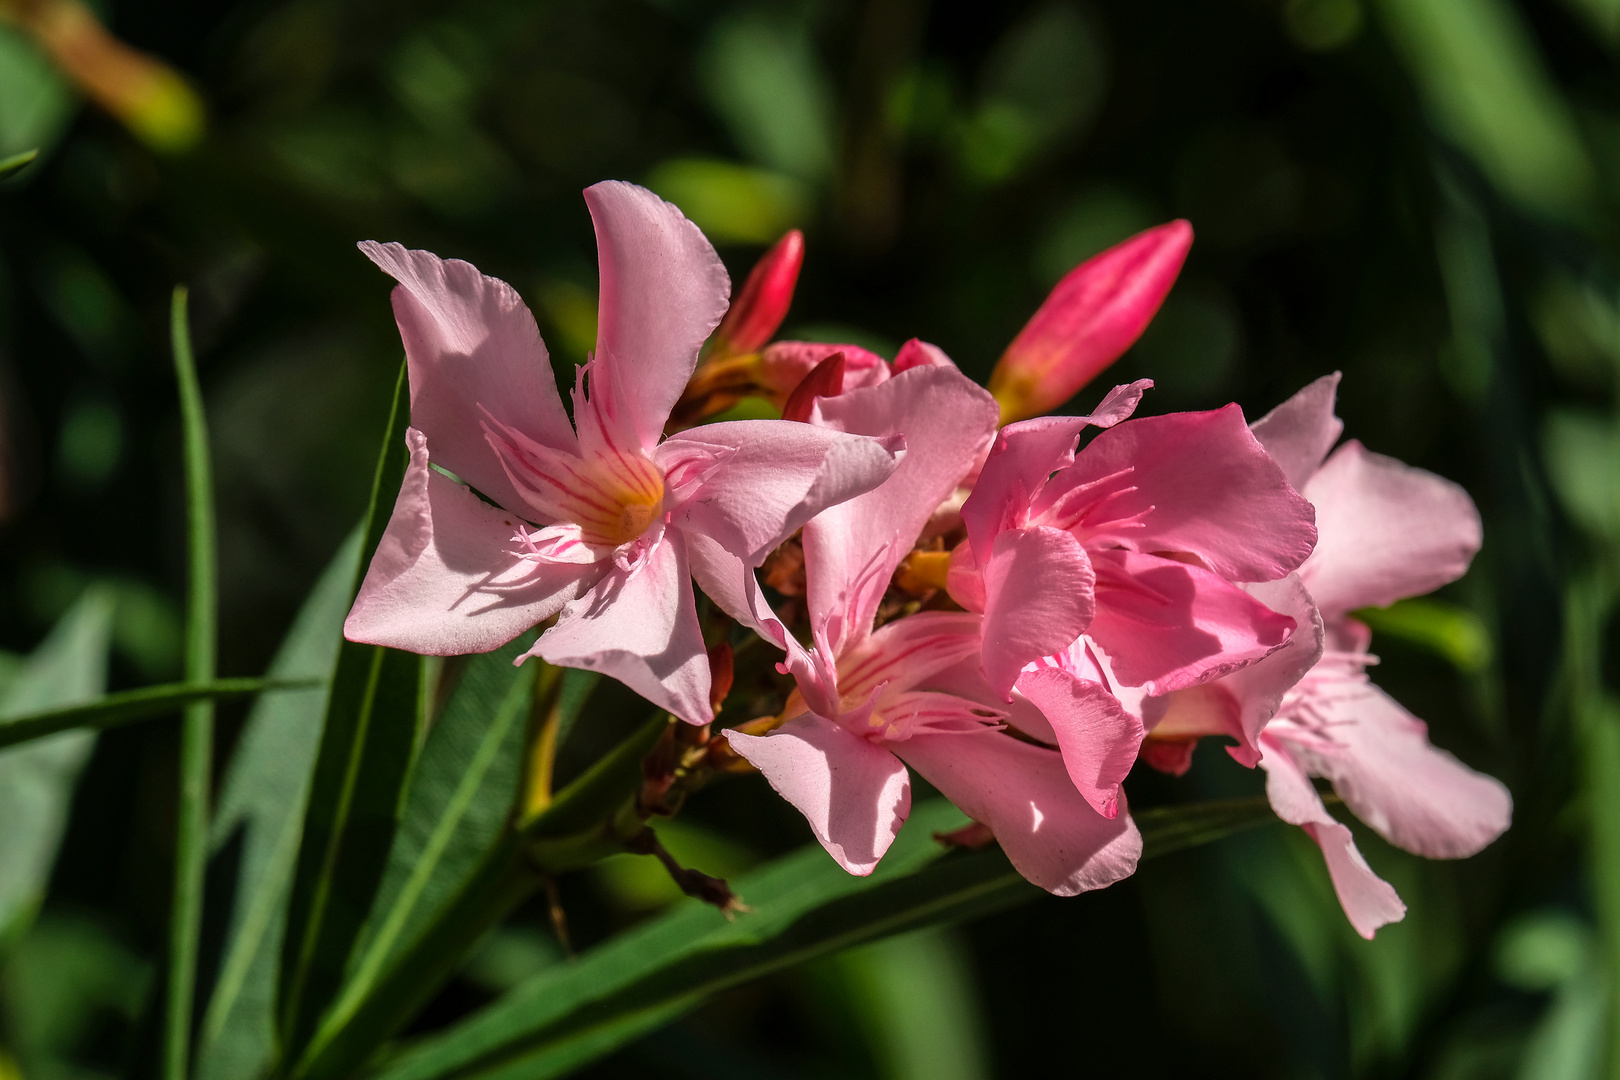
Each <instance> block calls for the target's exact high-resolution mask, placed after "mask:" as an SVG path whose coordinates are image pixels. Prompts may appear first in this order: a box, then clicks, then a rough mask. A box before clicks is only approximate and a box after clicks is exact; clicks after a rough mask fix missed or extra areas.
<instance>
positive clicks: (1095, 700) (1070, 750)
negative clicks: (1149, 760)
mask: <svg viewBox="0 0 1620 1080" xmlns="http://www.w3.org/2000/svg"><path fill="white" fill-rule="evenodd" d="M1018 689H1019V691H1020V692H1021V693H1022V694H1023V695H1024V696H1025V697H1026V698H1028V699H1029V700H1030V701H1032V702H1034V703H1035V705H1036V707H1038V708H1039V709H1040V710H1041V712H1042V713H1043V714H1044V715H1045V716H1046V719H1047V720H1048V721H1049V722H1050V723H1051V725H1052V731H1053V732H1054V734H1056V736H1057V744H1058V749H1059V750H1060V751H1061V752H1062V754H1063V766H1064V768H1065V769H1067V770H1068V773H1069V779H1070V780H1072V781H1073V782H1074V786H1075V789H1076V790H1077V791H1079V792H1080V794H1081V795H1082V796H1083V797H1084V798H1085V800H1086V802H1088V803H1090V804H1091V806H1092V809H1094V810H1096V811H1097V813H1099V814H1101V815H1102V816H1103V817H1106V818H1111V817H1113V816H1114V815H1115V814H1116V813H1118V812H1119V800H1120V789H1119V785H1120V784H1121V783H1123V782H1124V780H1125V777H1126V775H1127V774H1129V773H1130V771H1131V766H1132V765H1133V764H1135V762H1136V752H1137V749H1138V748H1139V747H1140V746H1141V745H1142V736H1143V734H1144V731H1143V729H1142V721H1141V720H1140V719H1138V718H1137V717H1134V716H1132V715H1130V714H1129V713H1127V712H1126V711H1125V710H1124V709H1123V708H1121V707H1120V704H1119V702H1118V701H1117V700H1115V698H1114V695H1112V694H1110V693H1109V692H1108V691H1107V690H1105V689H1104V688H1103V687H1102V686H1101V685H1100V684H1098V683H1094V682H1091V681H1089V680H1087V679H1080V678H1076V677H1075V676H1074V675H1072V674H1070V673H1069V672H1067V671H1063V670H1061V669H1059V668H1054V667H1038V668H1036V669H1035V670H1033V671H1026V672H1024V674H1023V675H1022V676H1020V677H1019V679H1018Z"/></svg>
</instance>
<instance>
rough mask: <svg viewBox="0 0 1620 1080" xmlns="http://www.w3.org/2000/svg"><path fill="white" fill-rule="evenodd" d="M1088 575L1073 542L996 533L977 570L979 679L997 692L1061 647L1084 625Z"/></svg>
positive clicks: (1063, 537) (1045, 532)
mask: <svg viewBox="0 0 1620 1080" xmlns="http://www.w3.org/2000/svg"><path fill="white" fill-rule="evenodd" d="M1095 584H1096V574H1095V573H1093V572H1092V569H1091V560H1090V559H1089V558H1087V557H1086V549H1085V548H1083V547H1081V546H1080V541H1078V540H1076V539H1075V538H1074V537H1073V536H1071V535H1070V534H1068V533H1066V532H1062V531H1060V530H1058V529H1049V528H1043V527H1035V528H1030V529H1017V530H1014V531H1011V532H1004V533H1002V534H1001V535H1000V536H998V537H996V541H995V545H994V546H993V548H992V549H991V555H990V560H989V563H988V565H987V566H986V567H985V569H984V588H985V608H984V650H983V658H982V662H983V664H984V673H985V676H986V677H987V678H988V679H989V680H990V685H991V686H992V687H994V688H995V689H996V690H997V691H998V692H999V693H1000V694H1001V695H1002V696H1003V697H1010V696H1011V692H1012V686H1013V683H1014V682H1016V681H1017V680H1018V673H1019V672H1020V671H1022V670H1023V669H1024V665H1026V664H1030V663H1033V662H1034V661H1036V660H1038V659H1040V658H1041V657H1043V656H1050V655H1051V654H1053V653H1055V652H1057V651H1058V650H1060V649H1064V648H1067V647H1068V646H1069V644H1070V643H1071V642H1073V641H1074V639H1075V638H1077V637H1079V636H1080V635H1081V633H1082V632H1084V631H1085V629H1086V627H1087V626H1090V625H1091V620H1092V616H1093V614H1094V613H1095V611H1096V599H1095V596H1094V594H1093V587H1094V586H1095Z"/></svg>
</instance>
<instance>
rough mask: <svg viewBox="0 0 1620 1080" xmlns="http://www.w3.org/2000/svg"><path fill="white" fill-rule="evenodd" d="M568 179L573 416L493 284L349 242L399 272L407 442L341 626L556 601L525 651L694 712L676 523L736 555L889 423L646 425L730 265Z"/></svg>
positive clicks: (638, 206) (759, 547)
mask: <svg viewBox="0 0 1620 1080" xmlns="http://www.w3.org/2000/svg"><path fill="white" fill-rule="evenodd" d="M585 201H586V203H587V205H588V206H589V208H590V211H591V216H592V218H593V220H594V222H595V225H596V235H597V246H598V254H599V259H600V264H601V281H602V285H601V301H600V313H599V314H600V319H599V322H600V330H599V331H598V335H597V348H596V352H595V354H594V355H593V357H592V358H591V360H590V362H589V363H587V364H586V365H585V366H584V367H582V368H580V369H579V371H578V373H577V376H576V381H575V387H574V392H573V403H574V409H573V412H574V422H573V424H570V423H569V419H568V414H567V413H566V412H565V411H564V409H563V404H562V400H561V398H560V397H559V396H558V393H557V389H556V384H555V382H554V381H553V378H552V373H551V367H550V363H549V361H548V359H547V355H546V349H545V344H544V343H543V342H542V341H541V340H540V334H539V331H538V329H537V328H536V326H535V322H534V317H533V316H532V315H531V314H530V313H529V310H528V308H527V307H525V306H524V304H523V302H522V300H520V299H519V298H518V295H517V293H516V292H515V291H513V289H512V288H511V287H510V286H508V285H507V284H505V283H504V282H501V281H497V280H496V279H494V278H490V277H485V276H483V275H482V274H480V273H479V272H478V271H477V269H475V268H474V267H472V266H471V265H469V264H467V263H464V262H459V261H455V260H451V261H445V260H441V259H439V258H438V257H437V256H434V255H432V254H429V253H428V252H424V251H408V250H406V249H405V248H403V247H401V246H400V245H398V244H376V243H370V242H367V243H364V244H362V245H360V246H361V250H363V251H364V252H365V253H366V254H367V255H368V256H369V257H370V258H371V259H372V261H373V262H375V263H376V264H377V265H378V266H379V267H381V268H382V269H383V270H385V271H387V272H388V273H389V274H391V275H392V276H393V277H394V278H395V279H397V280H398V281H399V287H398V288H396V289H395V290H394V293H393V301H394V314H395V317H396V319H397V320H398V323H399V328H400V335H401V337H402V338H403V339H404V343H405V353H406V359H407V364H408V369H409V375H410V388H411V428H410V430H409V432H408V433H407V442H408V444H409V446H410V451H411V461H410V466H409V469H408V470H407V472H406V475H405V482H404V484H403V486H402V487H401V489H400V494H399V498H398V500H397V501H396V503H395V505H394V511H393V516H392V517H391V518H390V520H389V522H388V527H387V531H386V533H385V534H384V536H383V539H382V542H381V544H380V545H379V546H378V549H377V553H376V555H375V556H374V557H373V559H372V562H371V566H370V569H369V570H368V571H367V573H366V577H365V580H364V582H363V583H362V585H361V588H360V594H359V596H358V597H357V598H356V600H355V603H354V607H353V609H352V610H351V611H350V613H349V617H348V620H347V621H346V622H345V624H344V632H345V634H346V635H347V636H348V637H349V638H350V639H351V640H354V641H364V642H369V643H372V644H377V645H387V646H391V647H394V648H400V649H408V650H411V651H413V652H420V653H428V654H433V655H453V654H460V653H470V652H486V651H488V650H491V649H494V648H497V647H499V646H500V645H502V644H504V643H506V642H508V641H510V640H511V639H512V638H514V637H516V636H517V635H518V634H520V633H522V632H523V631H525V630H527V629H529V628H530V627H533V626H535V625H537V624H539V623H540V622H542V621H544V620H546V619H548V618H550V617H552V616H553V615H556V616H557V621H556V623H555V625H553V626H552V627H551V628H550V629H548V630H547V631H546V632H545V633H544V634H542V635H541V637H540V639H539V641H538V642H537V643H536V645H535V646H534V648H533V650H532V651H531V653H530V654H529V655H539V656H540V657H542V658H544V659H545V661H546V662H547V663H552V664H559V665H563V666H569V667H584V668H591V669H594V670H598V671H602V672H604V673H606V674H609V675H612V676H613V677H615V678H617V679H619V680H620V681H621V682H623V683H625V684H626V685H627V686H629V687H630V688H631V689H633V690H635V691H636V692H637V693H639V694H641V695H643V696H644V697H646V698H648V699H649V700H651V701H653V702H655V703H656V704H658V705H660V706H661V707H663V708H666V709H668V710H669V711H670V712H672V713H674V714H675V715H677V716H679V717H681V718H682V719H683V720H687V721H689V722H692V723H706V722H708V721H709V720H711V719H712V715H713V714H712V710H711V707H710V703H709V666H708V663H707V660H706V656H705V650H704V645H703V639H702V635H701V632H700V629H699V626H698V620H697V614H696V610H695V607H694V600H693V593H692V585H691V580H690V576H689V566H690V558H691V555H690V550H691V548H692V546H693V544H694V543H705V544H713V545H714V546H715V547H717V548H718V549H719V550H721V551H723V552H725V553H726V554H727V555H729V557H730V558H732V559H734V560H736V561H737V563H738V564H739V565H743V566H748V567H753V566H757V565H759V563H760V562H761V561H762V560H763V559H764V557H765V555H766V554H768V553H769V552H770V551H771V550H772V549H773V548H774V547H776V546H777V545H778V544H779V543H781V542H782V541H783V540H784V539H785V538H786V537H788V536H790V535H792V534H793V533H794V532H795V531H796V530H798V528H799V527H800V526H801V525H803V524H804V522H806V521H808V520H809V519H810V518H812V517H813V516H815V514H816V513H818V512H819V511H821V510H822V509H823V508H825V507H827V506H829V505H832V504H834V503H837V502H839V501H841V500H844V499H847V498H850V497H851V496H853V495H857V494H860V493H861V492H865V491H869V490H871V489H872V488H873V487H875V486H876V485H877V484H879V483H880V482H881V481H883V480H884V479H885V478H887V477H888V476H889V475H890V473H892V472H893V470H894V468H895V466H896V461H897V455H898V453H899V450H900V448H901V446H902V442H901V440H900V439H898V438H890V439H887V440H879V439H871V438H865V437H859V436H852V435H846V434H843V433H841V432H837V431H832V430H829V429H826V428H814V427H810V426H808V425H805V424H794V423H789V422H786V421H772V420H751V421H736V422H731V423H720V424H712V425H709V426H706V427H702V428H698V429H694V430H692V431H688V432H684V433H682V434H680V435H676V436H673V437H671V438H668V439H661V434H662V431H663V429H664V425H665V421H666V419H667V418H668V416H669V412H670V409H671V407H672V406H673V405H674V404H675V402H676V400H677V399H678V398H679V397H680V395H681V392H682V390H683V389H684V388H685V387H686V383H687V379H688V377H689V376H690V375H691V373H692V370H693V367H694V365H695V364H696V361H697V354H698V350H699V348H700V347H701V346H702V344H703V342H704V339H705V338H706V337H707V336H708V335H709V332H710V331H711V330H712V329H713V328H714V326H715V324H716V323H717V322H718V321H719V320H720V316H721V314H722V313H723V312H724V311H725V309H726V296H727V293H728V291H729V288H730V283H729V281H728V279H727V277H726V272H725V268H724V267H723V266H722V265H721V263H720V260H719V258H718V257H717V256H716V255H715V253H714V249H713V248H712V247H711V246H710V245H709V242H708V241H707V240H706V239H705V238H704V237H703V234H702V233H701V232H699V231H698V229H697V227H696V226H694V225H693V224H692V223H691V222H689V221H687V220H686V218H685V217H683V216H682V215H681V212H680V211H679V210H677V209H676V208H675V207H674V206H672V205H670V204H669V203H666V202H664V201H663V200H662V199H659V198H658V197H657V196H656V195H654V194H652V193H651V192H649V191H646V190H645V189H642V188H639V187H635V186H634V185H631V184H624V183H618V182H605V183H601V184H597V185H595V186H593V187H591V188H589V189H587V190H586V192H585ZM458 481H459V482H458ZM475 491H476V492H477V494H475ZM480 494H481V495H483V496H484V499H481V498H480V497H479V495H480ZM485 499H488V500H490V502H486V501H485ZM491 502H493V503H494V505H491ZM520 662H521V659H520Z"/></svg>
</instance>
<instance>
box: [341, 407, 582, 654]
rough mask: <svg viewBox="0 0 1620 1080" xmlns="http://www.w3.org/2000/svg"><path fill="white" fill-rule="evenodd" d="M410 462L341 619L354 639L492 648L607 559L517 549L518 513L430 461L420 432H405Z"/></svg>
mask: <svg viewBox="0 0 1620 1080" xmlns="http://www.w3.org/2000/svg"><path fill="white" fill-rule="evenodd" d="M406 442H407V443H408V444H409V446H410V449H411V464H410V466H409V468H408V469H407V470H406V472H405V483H404V484H403V485H402V486H401V488H400V491H399V498H398V499H397V500H396V501H395V502H394V512H393V515H392V516H391V517H390V518H389V519H388V528H387V530H386V531H385V532H384V533H383V538H382V542H381V543H380V544H378V546H377V553H376V555H375V556H373V557H372V560H371V566H370V568H369V569H368V570H367V571H366V576H365V580H364V581H363V582H362V583H361V585H360V593H359V595H358V596H356V597H355V601H354V607H353V609H352V610H350V612H349V617H348V619H347V620H346V621H345V622H344V624H343V633H344V636H345V637H347V638H348V639H349V640H350V641H363V642H366V643H367V644H371V645H387V646H389V647H391V648H395V649H407V650H409V651H411V652H417V653H425V654H428V655H430V656H459V655H461V654H464V653H479V652H489V651H490V650H491V649H496V648H499V647H500V646H502V645H504V644H506V643H507V642H508V641H511V640H512V639H513V638H515V637H517V636H518V635H519V634H521V633H522V632H523V631H525V630H527V629H529V628H530V627H531V626H534V625H535V624H537V623H539V622H542V621H543V620H545V619H548V618H550V617H551V616H552V615H554V614H555V613H556V612H557V611H558V610H560V609H561V608H562V606H563V605H564V604H565V603H567V602H568V601H570V600H572V599H573V598H574V597H576V596H577V595H579V593H580V592H581V591H583V590H584V589H586V588H589V587H590V586H591V585H592V584H593V583H594V582H595V581H596V580H597V579H598V578H599V577H601V575H602V573H603V569H604V567H605V565H606V564H603V563H598V562H594V561H592V560H591V559H590V557H589V556H588V555H584V556H583V557H582V558H581V560H580V561H571V562H539V561H536V560H532V559H524V558H521V557H520V556H519V555H518V553H517V552H518V547H517V544H516V543H514V541H513V536H514V534H515V533H517V531H518V530H519V528H521V527H522V526H523V522H522V521H520V520H519V519H518V518H516V517H514V516H513V515H511V514H508V513H506V512H505V511H503V510H501V509H499V508H497V507H494V506H490V505H489V504H488V503H486V502H484V501H483V500H481V499H480V498H478V496H476V495H474V494H473V493H472V492H470V491H468V490H467V489H466V488H464V487H462V486H461V485H460V484H457V483H456V482H455V481H453V480H451V479H449V478H448V477H446V476H445V475H444V474H443V473H440V472H437V471H435V470H433V469H431V468H429V467H428V450H427V440H426V437H425V436H424V435H423V434H422V433H421V432H420V431H417V430H416V429H415V428H411V429H410V430H409V431H407V432H406Z"/></svg>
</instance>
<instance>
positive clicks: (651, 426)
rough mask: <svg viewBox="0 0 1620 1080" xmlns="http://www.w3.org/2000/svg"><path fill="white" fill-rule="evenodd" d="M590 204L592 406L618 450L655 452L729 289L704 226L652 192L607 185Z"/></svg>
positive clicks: (589, 196)
mask: <svg viewBox="0 0 1620 1080" xmlns="http://www.w3.org/2000/svg"><path fill="white" fill-rule="evenodd" d="M585 203H586V205H587V206H589V207H590V210H591V219H592V220H593V221H594V222H595V224H596V250H597V259H598V262H599V263H600V268H601V278H602V285H601V299H600V302H599V304H598V316H597V317H598V320H599V325H598V329H597V333H596V354H595V358H594V360H593V362H592V367H591V378H592V384H591V388H590V391H591V398H592V400H593V402H594V403H595V405H596V407H597V410H598V411H599V413H600V415H601V417H602V419H603V422H604V426H605V427H607V428H609V429H610V430H611V431H612V433H613V440H614V442H615V443H616V444H618V445H621V446H626V445H630V446H637V447H639V448H640V449H641V450H643V451H651V450H652V448H653V447H654V446H655V445H657V443H658V440H659V438H660V437H661V436H662V434H663V431H664V422H665V421H666V420H668V419H669V411H670V409H672V408H674V406H675V402H676V401H677V400H679V398H680V396H681V391H683V390H685V389H686V383H687V380H688V379H690V378H691V377H692V370H693V368H695V367H696V366H697V355H698V350H699V349H700V348H702V347H703V342H704V341H705V339H707V338H708V336H709V332H710V331H711V330H713V329H714V328H715V327H716V326H717V325H718V324H719V322H720V318H721V316H722V315H724V314H725V313H726V299H727V297H728V296H729V295H730V292H731V281H730V279H729V278H728V277H727V276H726V268H725V266H724V265H723V264H722V263H721V262H720V257H719V256H718V255H716V254H715V253H714V248H713V247H712V246H710V244H709V241H708V240H707V239H706V238H705V237H704V235H703V233H702V232H701V231H699V229H698V227H697V226H696V225H693V224H692V223H691V222H690V221H688V220H686V217H685V216H684V215H683V214H682V213H681V212H680V210H678V209H677V208H676V207H675V206H674V205H673V204H671V203H667V202H665V201H664V200H663V199H660V198H659V197H658V196H657V195H654V194H653V193H652V192H650V191H648V190H647V189H646V188H641V187H637V186H635V185H634V184H626V183H623V182H621V181H617V180H605V181H603V182H602V183H600V184H593V185H592V186H590V187H588V188H586V189H585Z"/></svg>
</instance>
